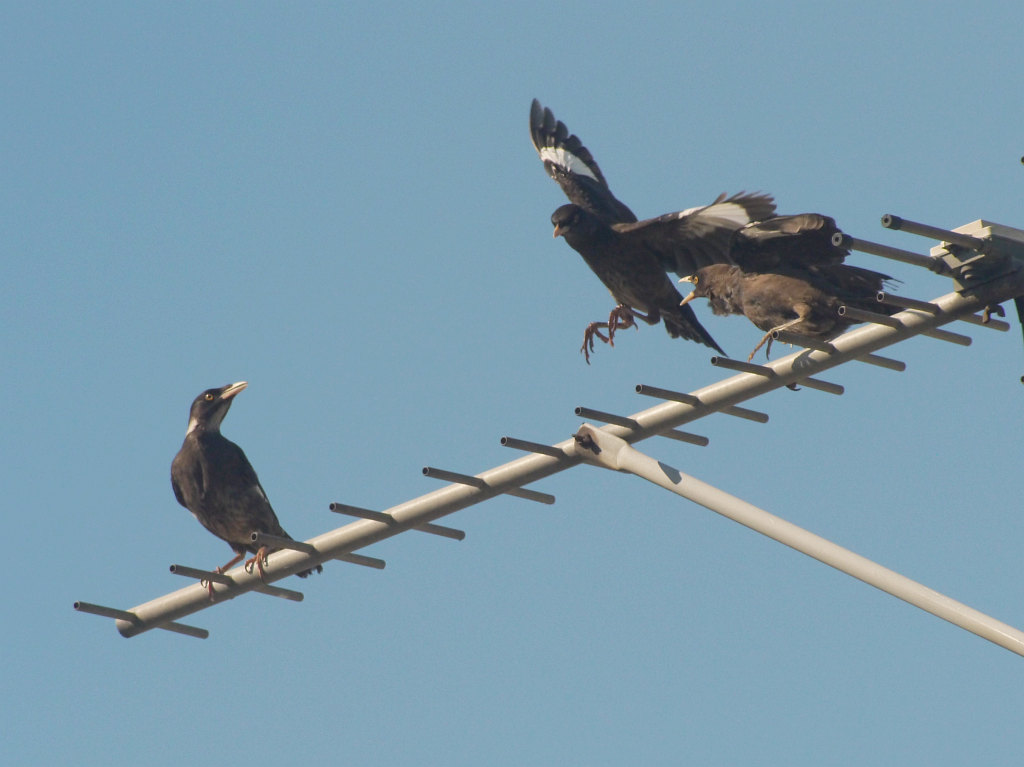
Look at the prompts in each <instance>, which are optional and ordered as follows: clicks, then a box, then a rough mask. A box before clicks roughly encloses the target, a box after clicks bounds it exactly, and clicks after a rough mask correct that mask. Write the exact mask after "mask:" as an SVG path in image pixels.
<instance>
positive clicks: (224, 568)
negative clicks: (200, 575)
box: [199, 554, 245, 602]
mask: <svg viewBox="0 0 1024 767" xmlns="http://www.w3.org/2000/svg"><path fill="white" fill-rule="evenodd" d="M243 556H245V555H244V554H236V555H235V556H233V557H232V558H231V560H230V561H229V562H228V563H227V564H225V565H221V566H220V567H218V568H217V569H216V570H215V571H214V572H216V573H217V574H218V575H223V574H224V573H226V572H227V571H228V569H229V568H230V567H231V566H232V565H233V564H235V563H236V562H237V561H238V560H239V559H241V558H242V557H243ZM199 584H200V585H205V586H206V589H207V591H209V592H210V601H211V602H212V601H213V581H207V580H201V581H199Z"/></svg>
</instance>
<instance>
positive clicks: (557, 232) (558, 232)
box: [551, 224, 565, 237]
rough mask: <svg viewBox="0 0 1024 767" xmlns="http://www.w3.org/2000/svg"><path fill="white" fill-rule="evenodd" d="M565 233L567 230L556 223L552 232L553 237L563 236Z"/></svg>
mask: <svg viewBox="0 0 1024 767" xmlns="http://www.w3.org/2000/svg"><path fill="white" fill-rule="evenodd" d="M563 234H565V230H564V229H562V227H561V226H559V225H558V224H555V231H554V232H552V234H551V236H552V237H561V236H562V235H563Z"/></svg>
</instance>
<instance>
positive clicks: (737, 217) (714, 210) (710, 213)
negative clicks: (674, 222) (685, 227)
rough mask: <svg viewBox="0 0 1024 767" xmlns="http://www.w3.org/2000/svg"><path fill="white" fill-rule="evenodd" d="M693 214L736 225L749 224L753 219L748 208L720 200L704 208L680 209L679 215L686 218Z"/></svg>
mask: <svg viewBox="0 0 1024 767" xmlns="http://www.w3.org/2000/svg"><path fill="white" fill-rule="evenodd" d="M693 214H697V215H698V216H699V217H700V218H716V219H719V220H721V221H724V222H726V223H728V224H734V225H735V226H736V227H741V226H743V225H744V224H749V223H750V221H751V219H750V214H749V213H747V209H746V208H744V207H743V206H742V205H737V204H736V203H734V202H719V203H715V204H714V205H708V206H706V207H702V208H687V209H686V210H683V211H680V212H679V214H678V215H679V218H686V216H690V215H693Z"/></svg>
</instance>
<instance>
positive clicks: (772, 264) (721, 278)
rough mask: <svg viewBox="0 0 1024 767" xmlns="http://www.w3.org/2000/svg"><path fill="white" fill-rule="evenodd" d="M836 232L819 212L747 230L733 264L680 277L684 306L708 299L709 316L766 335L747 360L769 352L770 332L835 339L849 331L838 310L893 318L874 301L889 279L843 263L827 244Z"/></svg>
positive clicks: (843, 252)
mask: <svg viewBox="0 0 1024 767" xmlns="http://www.w3.org/2000/svg"><path fill="white" fill-rule="evenodd" d="M838 231H839V229H838V228H837V227H836V222H835V220H833V219H832V218H830V217H829V216H823V215H821V214H818V213H801V214H797V215H793V216H776V217H775V218H771V219H768V220H767V221H759V222H755V223H752V224H748V225H747V226H745V227H743V228H742V229H740V230H738V231H737V232H736V235H735V239H734V240H733V243H732V247H731V249H730V252H729V255H730V259H731V261H732V263H720V264H712V265H709V266H705V267H702V268H700V269H698V270H696V272H694V273H693V274H692V275H690V276H687V277H683V280H685V281H688V282H692V283H693V286H694V288H693V292H692V293H690V295H688V296H687V297H686V298H684V299H683V304H684V305H685V304H688V303H689V302H690V301H692V300H693V299H694V298H707V299H708V301H709V303H710V305H711V311H712V312H714V313H715V314H743V315H745V316H746V318H747V319H748V320H750V321H751V322H752V323H754V325H756V326H757V327H759V328H760V329H761V330H764V331H766V333H765V335H764V337H763V338H762V339H761V341H760V342H759V343H758V344H757V346H755V347H754V350H753V351H752V352H751V353H750V356H749V357H747V360H748V361H749V360H751V359H753V358H754V355H755V354H756V353H757V350H758V349H760V348H761V347H762V346H764V344H765V343H767V344H768V347H767V349H766V351H765V355H766V356H767V355H769V354H770V353H771V339H772V334H773V333H775V332H776V331H781V330H789V331H791V332H793V333H796V334H799V335H804V336H811V337H814V338H831V337H833V336H835V335H838V334H839V333H841V332H842V331H844V330H846V328H848V327H849V326H850V325H854V324H856V321H855V320H851V319H849V318H848V317H842V316H840V315H839V313H838V309H839V307H840V306H843V305H848V306H853V307H856V308H858V309H863V310H866V311H872V312H875V313H883V314H891V313H893V312H895V311H899V309H898V308H895V307H887V306H885V305H883V304H880V303H878V301H877V300H876V299H875V296H876V294H877V293H878V291H880V290H882V289H883V287H884V286H885V284H886V282H888V281H891V280H892V279H893V278H892V277H890V276H889V275H887V274H882V273H881V272H875V271H872V270H870V269H862V268H860V267H856V266H850V265H848V264H845V263H843V260H844V259H845V258H846V256H847V255H848V254H849V250H847V249H846V248H842V247H837V246H835V245H833V244H832V236H833V235H834V234H836V233H837V232H838Z"/></svg>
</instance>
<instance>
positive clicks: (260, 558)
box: [245, 546, 269, 581]
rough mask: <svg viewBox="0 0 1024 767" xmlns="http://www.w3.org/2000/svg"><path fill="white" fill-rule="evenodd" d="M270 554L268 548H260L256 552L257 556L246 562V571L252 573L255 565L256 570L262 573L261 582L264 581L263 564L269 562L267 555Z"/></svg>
mask: <svg viewBox="0 0 1024 767" xmlns="http://www.w3.org/2000/svg"><path fill="white" fill-rule="evenodd" d="M268 553H269V552H268V551H267V547H266V546H260V547H259V549H257V551H256V556H254V557H251V558H249V559H247V560H245V571H246V572H249V573H251V572H252V568H253V565H254V564H255V565H256V568H257V569H258V570H259V571H260V580H261V581H262V580H263V579H264V578H263V563H264V562H266V561H267V554H268Z"/></svg>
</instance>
